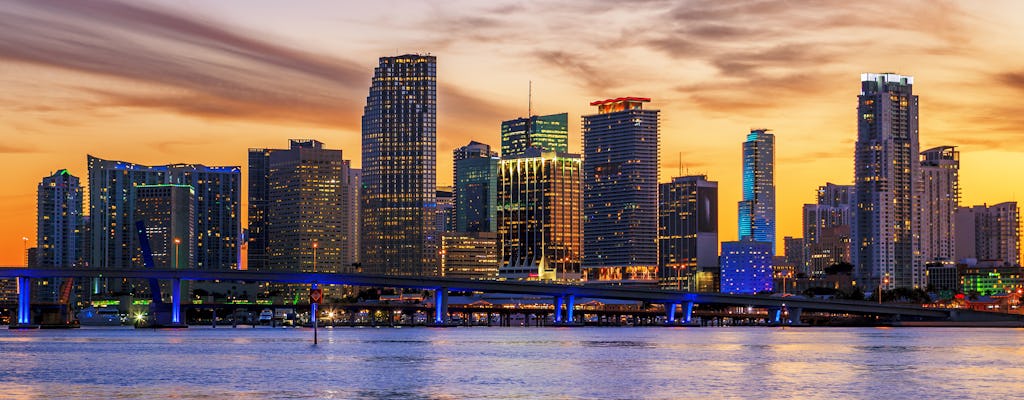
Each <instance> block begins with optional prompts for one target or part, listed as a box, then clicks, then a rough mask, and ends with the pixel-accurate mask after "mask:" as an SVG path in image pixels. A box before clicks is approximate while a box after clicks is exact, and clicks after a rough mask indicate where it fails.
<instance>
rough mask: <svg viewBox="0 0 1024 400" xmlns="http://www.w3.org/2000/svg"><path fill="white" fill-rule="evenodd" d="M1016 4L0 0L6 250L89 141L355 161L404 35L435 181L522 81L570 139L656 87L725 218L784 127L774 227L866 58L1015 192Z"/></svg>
mask: <svg viewBox="0 0 1024 400" xmlns="http://www.w3.org/2000/svg"><path fill="white" fill-rule="evenodd" d="M1022 15H1024V2H1017V1H1009V0H1006V1H985V2H973V1H962V2H955V1H880V2H872V1H832V0H819V1H814V0H812V1H804V2H797V1H729V0H726V1H722V0H718V1H674V0H642V1H623V0H614V1H600V0H598V1H590V2H549V1H486V2H479V1H476V2H474V1H445V2H428V1H422V2H413V1H373V2H338V1H326V0H325V1H304V2H280V1H254V0H238V1H216V2H213V1H206V0H184V1H174V2H153V1H124V2H120V1H97V0H83V1H50V0H3V1H0V133H2V135H3V140H2V141H0V171H3V172H2V173H0V188H2V189H3V190H2V191H0V265H9V266H13V265H23V264H24V262H25V257H24V253H23V247H25V246H28V247H32V246H34V245H35V235H36V232H35V224H36V215H35V214H36V213H35V208H36V207H35V203H36V188H37V185H38V183H39V181H40V180H41V179H42V178H43V177H44V176H47V175H50V174H51V173H52V172H54V171H57V170H59V169H63V168H67V169H68V170H69V171H70V172H71V173H72V174H73V175H76V176H79V177H81V178H82V180H83V185H84V184H85V177H86V176H87V170H86V155H87V154H92V155H95V156H97V157H101V158H107V159H117V160H124V161H131V162H136V163H141V164H168V163H202V164H206V165H238V166H244V165H245V164H246V151H247V149H248V148H256V147H272V148H281V147H285V146H287V140H288V139H290V138H314V139H318V140H320V141H322V142H324V143H325V144H326V146H328V147H330V148H335V149H342V150H343V153H344V155H345V158H348V159H351V160H352V161H353V164H354V166H357V167H358V166H359V164H360V141H361V140H360V116H361V114H362V107H363V105H364V103H365V98H366V95H367V92H368V88H369V84H370V78H371V76H372V74H373V68H374V67H375V66H376V65H377V59H378V58H379V57H382V56H393V55H399V54H406V53H429V54H432V55H434V56H436V57H437V63H438V65H437V73H438V85H437V90H438V131H437V138H438V143H437V145H438V153H437V154H438V161H437V171H438V177H437V178H438V179H437V180H438V183H439V184H440V185H449V184H451V180H452V177H451V172H450V171H451V170H452V167H451V165H452V156H451V151H452V149H454V148H456V147H459V146H462V145H464V144H466V143H468V142H469V141H470V140H477V141H481V142H484V143H489V144H491V145H492V146H497V145H499V144H500V135H499V132H500V123H501V121H502V120H505V119H512V118H516V117H520V116H525V115H526V114H527V98H528V89H527V88H528V86H529V82H531V81H532V82H533V84H532V86H533V110H534V113H535V114H553V113H560V112H568V113H569V119H570V130H569V134H570V138H571V139H570V151H574V152H578V151H579V150H580V130H579V125H580V116H581V115H586V114H591V113H594V112H596V110H595V109H594V108H593V107H591V106H589V103H590V102H591V101H593V100H599V99H605V98H614V97H623V96H640V97H650V98H652V101H651V103H649V104H648V105H647V106H646V107H647V108H654V109H659V110H661V169H660V179H661V181H668V180H670V179H671V177H673V176H677V175H679V174H680V172H682V173H684V174H707V175H708V176H709V179H711V180H715V181H718V182H719V192H720V194H719V201H720V203H719V209H720V212H719V220H720V224H721V225H720V239H721V240H734V239H735V238H736V208H737V206H736V202H737V201H739V199H740V180H741V177H740V170H741V153H740V150H741V144H742V141H743V140H744V137H745V135H746V133H747V132H749V130H750V129H751V128H770V129H772V130H774V132H775V134H776V171H775V179H776V187H777V189H776V192H777V206H776V207H777V218H778V232H777V236H778V237H779V238H782V237H784V236H794V237H799V236H801V233H800V232H801V226H800V224H801V222H800V209H801V205H802V204H804V203H813V202H814V199H815V197H814V196H815V190H816V188H817V187H818V186H820V185H823V184H825V183H826V182H833V183H839V184H849V183H851V182H852V179H853V147H854V142H855V141H856V135H857V134H856V129H857V127H856V105H857V103H856V102H857V97H856V96H857V95H858V92H859V88H860V74H861V73H865V72H895V73H900V74H904V75H912V76H914V78H915V82H914V83H915V84H914V92H915V94H917V95H918V96H920V142H921V149H922V150H923V149H927V148H930V147H934V146H940V145H953V146H958V148H959V150H960V152H961V169H960V186H961V190H962V201H961V204H962V205H974V204H982V203H988V204H994V203H999V202H1003V201H1011V200H1016V194H1017V193H1016V192H1017V191H1018V187H1019V186H1020V184H1021V183H1022V182H1024V157H1022V155H1024V154H1022V153H1024V140H1021V139H1024V129H1022V127H1024V102H1022V101H1021V100H1022V99H1024V56H1021V55H1022V54H1024V24H1021V23H1020V22H1021V18H1020V16H1022ZM245 172H246V171H244V170H243V177H244V176H245ZM243 186H244V184H243ZM243 193H244V188H243ZM1021 194H1022V195H1024V191H1022V193H1021ZM243 198H244V197H243ZM86 208H87V206H86ZM243 221H244V220H243ZM243 225H244V222H243ZM23 237H28V238H29V240H28V241H23V240H22V238H23ZM780 242H781V239H780ZM781 250H782V248H781V246H780V248H779V251H780V252H781Z"/></svg>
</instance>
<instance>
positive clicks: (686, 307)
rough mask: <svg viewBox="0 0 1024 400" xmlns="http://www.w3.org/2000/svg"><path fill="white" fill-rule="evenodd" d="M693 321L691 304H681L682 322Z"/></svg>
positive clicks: (690, 302) (689, 302)
mask: <svg viewBox="0 0 1024 400" xmlns="http://www.w3.org/2000/svg"><path fill="white" fill-rule="evenodd" d="M692 320H693V302H692V301H688V302H686V303H683V322H684V323H687V324H688V323H690V321H692Z"/></svg>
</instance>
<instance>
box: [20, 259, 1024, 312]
mask: <svg viewBox="0 0 1024 400" xmlns="http://www.w3.org/2000/svg"><path fill="white" fill-rule="evenodd" d="M44 278H137V279H157V280H165V281H170V282H171V286H172V304H171V305H170V307H171V313H172V315H173V318H174V320H172V322H173V323H180V322H181V321H180V315H181V313H180V310H181V290H180V288H181V281H214V280H217V281H241V282H274V283H296V284H313V283H317V284H321V285H323V284H328V285H331V284H333V285H351V286H369V287H393V288H407V289H421V290H434V291H436V295H435V304H436V306H435V313H434V314H435V315H434V320H435V322H436V323H439V324H440V323H443V322H444V317H445V315H447V308H448V306H447V299H448V292H449V291H476V292H485V293H505V294H521V295H535V296H550V297H551V298H552V301H553V303H554V305H555V310H557V312H556V313H555V323H567V322H572V321H574V317H573V311H574V308H575V300H576V299H577V298H583V297H585V298H592V299H611V300H629V301H643V302H647V303H650V304H664V305H665V310H666V317H667V321H668V322H669V323H676V322H682V323H688V322H690V319H691V316H692V311H693V306H694V304H700V305H709V306H726V307H755V308H763V309H767V310H768V311H769V318H770V319H771V320H773V321H775V322H777V323H783V324H784V323H799V321H800V316H801V313H802V312H803V311H815V312H825V313H832V314H855V315H865V316H882V317H889V318H893V317H895V318H896V319H899V318H903V317H907V318H908V319H913V320H921V321H934V322H938V323H954V324H955V323H959V324H965V325H970V324H985V323H990V324H1002V325H1008V326H1024V318H1022V316H1021V315H1017V314H1003V313H991V312H978V311H969V310H959V309H957V310H954V309H939V308H925V307H920V306H915V305H897V304H877V303H873V302H866V301H851V300H821V299H807V298H799V297H777V296H761V295H758V296H752V295H733V294H722V293H690V292H681V291H672V290H656V289H641V288H634V287H626V286H598V285H569V284H555V283H541V282H530V281H489V280H470V279H458V278H442V277H418V276H416V277H414V276H387V275H367V274H335V273H306V272H302V273H297V272H252V271H232V270H228V271H196V270H167V269H44V268H0V279H16V280H17V284H18V289H19V290H18V293H19V294H18V307H17V310H18V312H17V314H18V316H17V324H20V325H29V324H30V320H29V318H30V309H29V301H30V299H31V296H30V290H31V285H30V282H31V280H32V279H44ZM680 307H681V310H682V315H680V316H679V318H677V316H676V309H677V308H680ZM783 310H785V312H786V314H788V316H789V318H787V319H785V320H784V319H783ZM12 325H15V324H12Z"/></svg>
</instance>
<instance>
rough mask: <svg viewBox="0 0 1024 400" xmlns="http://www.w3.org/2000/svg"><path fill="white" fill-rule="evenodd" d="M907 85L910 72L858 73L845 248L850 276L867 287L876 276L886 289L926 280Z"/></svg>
mask: <svg viewBox="0 0 1024 400" xmlns="http://www.w3.org/2000/svg"><path fill="white" fill-rule="evenodd" d="M913 87H914V78H913V77H910V76H903V75H897V74H891V73H885V74H863V75H861V92H860V96H858V105H857V144H856V156H855V167H856V168H855V169H856V170H855V174H854V175H855V183H854V185H855V186H856V195H857V201H856V204H857V210H856V212H855V215H856V222H855V223H854V224H853V229H852V231H853V232H852V233H853V239H852V243H853V244H852V248H851V253H852V258H853V265H854V277H855V279H856V280H857V281H858V282H865V283H864V286H867V287H874V286H875V283H880V282H888V286H886V289H892V288H897V287H901V288H923V287H925V285H927V281H926V279H927V277H926V274H925V272H926V271H925V269H924V263H923V262H921V258H920V237H919V235H920V229H918V228H917V227H920V212H918V208H919V204H918V203H919V202H920V199H919V196H918V193H917V190H916V189H917V187H918V182H920V165H921V164H920V162H919V155H918V153H919V151H918V149H919V145H918V119H917V118H918V117H917V107H918V99H917V96H915V95H914V91H913ZM886 276H887V277H889V278H888V279H883V277H886ZM867 282H870V283H867Z"/></svg>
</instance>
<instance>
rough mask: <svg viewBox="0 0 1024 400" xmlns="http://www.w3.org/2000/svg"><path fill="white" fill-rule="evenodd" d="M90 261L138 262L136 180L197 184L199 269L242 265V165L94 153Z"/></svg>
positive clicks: (105, 265)
mask: <svg viewBox="0 0 1024 400" xmlns="http://www.w3.org/2000/svg"><path fill="white" fill-rule="evenodd" d="M88 164H89V222H90V227H89V231H90V234H91V239H90V243H91V251H90V258H91V262H90V265H91V266H94V267H98V268H127V267H131V266H133V265H134V264H133V260H135V259H136V257H137V254H135V249H137V248H138V244H137V240H138V239H137V238H136V236H135V227H134V223H133V221H132V219H133V218H134V215H135V204H136V190H135V187H136V186H140V185H158V184H171V185H189V186H192V188H193V189H194V190H195V196H194V208H195V219H196V220H195V231H196V249H197V251H196V254H195V268H197V269H214V270H215V269H237V268H238V266H239V264H240V259H239V257H240V255H239V247H240V240H241V237H242V235H241V201H240V196H241V168H240V167H237V166H227V167H208V166H204V165H199V164H170V165H160V166H146V165H140V164H134V163H129V162H124V161H113V160H104V159H101V158H97V157H93V156H91V155H90V156H88Z"/></svg>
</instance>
